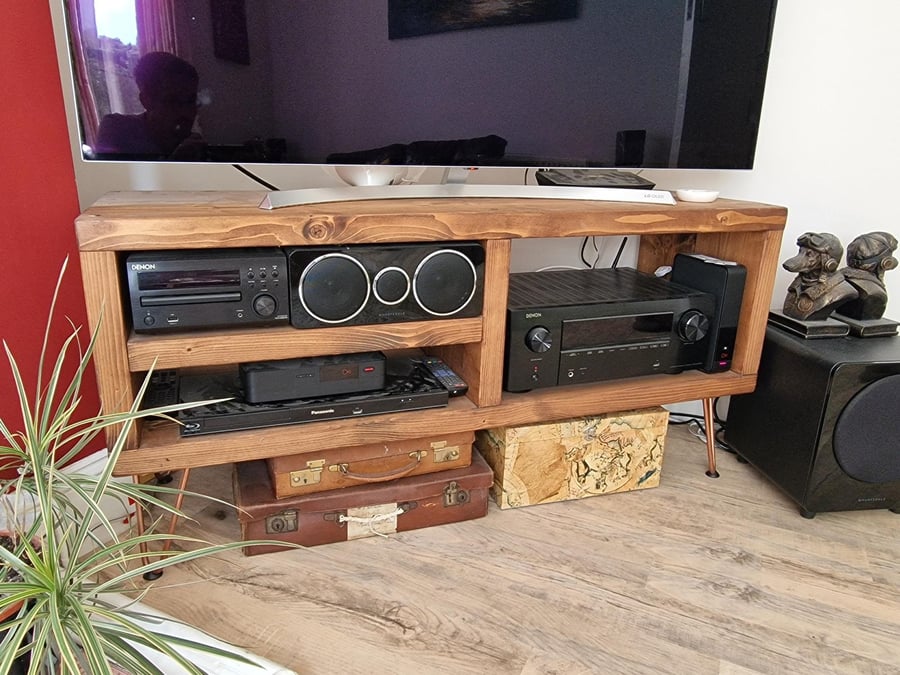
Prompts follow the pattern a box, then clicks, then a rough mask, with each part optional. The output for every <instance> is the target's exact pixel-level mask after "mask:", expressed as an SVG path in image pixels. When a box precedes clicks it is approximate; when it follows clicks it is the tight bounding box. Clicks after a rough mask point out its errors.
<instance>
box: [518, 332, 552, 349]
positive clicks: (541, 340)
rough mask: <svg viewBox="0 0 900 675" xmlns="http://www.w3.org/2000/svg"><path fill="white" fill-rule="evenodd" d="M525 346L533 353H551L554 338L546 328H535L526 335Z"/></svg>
mask: <svg viewBox="0 0 900 675" xmlns="http://www.w3.org/2000/svg"><path fill="white" fill-rule="evenodd" d="M525 346H526V347H528V349H530V350H531V351H533V352H537V353H538V354H541V353H543V352H546V351H549V349H550V347H552V346H553V338H552V337H551V335H550V329H549V328H545V327H544V326H535V327H534V328H532V329H531V330H530V331H528V332H527V333H526V334H525Z"/></svg>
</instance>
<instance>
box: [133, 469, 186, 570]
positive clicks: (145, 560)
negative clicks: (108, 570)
mask: <svg viewBox="0 0 900 675" xmlns="http://www.w3.org/2000/svg"><path fill="white" fill-rule="evenodd" d="M190 475H191V470H190V469H185V470H184V471H183V472H182V474H181V483H180V484H179V485H178V496H176V497H175V507H174V508H175V511H176V512H180V511H181V507H182V505H183V504H184V491H185V490H186V489H187V483H188V478H190ZM135 480H137V476H135ZM136 514H137V528H138V536H141V535H142V534H144V514H143V513H142V512H141V510H140V508H138V509H136ZM177 524H178V515H177V513H172V515H171V516H170V517H169V531H168V535H169V536H170V537H171V536H172V535H174V534H175V527H176V525H177ZM171 547H172V540H171V539H166V540H165V542H164V543H163V547H162V552H163V553H165V552H167V551H168V550H169V549H170V548H171ZM140 548H141V553H142V554H144V555H143V556H142V557H141V564H142V565H148V564H150V559H149V557H148V556H147V543H146V542H143V541H142V542H141V544H140ZM162 575H163V570H150V571H149V572H145V573H144V579H145V580H146V581H156V580H157V579H159V578H160V577H161V576H162Z"/></svg>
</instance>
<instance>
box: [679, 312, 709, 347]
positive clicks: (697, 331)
mask: <svg viewBox="0 0 900 675" xmlns="http://www.w3.org/2000/svg"><path fill="white" fill-rule="evenodd" d="M707 331H709V319H707V318H706V315H705V314H704V313H703V312H701V311H699V310H696V309H689V310H688V311H686V312H685V313H684V314H682V315H681V317H680V318H679V319H678V337H680V338H681V339H682V340H684V341H685V342H698V341H700V340H702V339H703V338H704V337H706V333H707Z"/></svg>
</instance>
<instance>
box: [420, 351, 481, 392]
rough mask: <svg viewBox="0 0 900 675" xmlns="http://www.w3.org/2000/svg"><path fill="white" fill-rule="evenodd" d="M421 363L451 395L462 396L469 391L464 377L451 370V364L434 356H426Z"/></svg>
mask: <svg viewBox="0 0 900 675" xmlns="http://www.w3.org/2000/svg"><path fill="white" fill-rule="evenodd" d="M419 364H420V365H421V366H422V367H423V368H424V369H425V370H426V371H427V372H428V374H429V375H431V376H432V377H433V378H434V379H435V380H437V382H438V384H440V385H441V386H442V387H443V388H444V389H446V390H447V392H448V393H449V394H450V396H462V395H463V394H465V393H466V392H467V391H469V385H467V384H466V383H465V382H464V381H463V379H462V378H461V377H460V376H459V375H457V374H456V373H454V372H453V371H452V370H450V366H448V365H447V364H446V363H444V362H443V361H441V360H440V359H439V358H436V357H434V356H426V357H425V358H423V359H422V360H421V361H419Z"/></svg>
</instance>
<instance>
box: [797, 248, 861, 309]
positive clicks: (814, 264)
mask: <svg viewBox="0 0 900 675" xmlns="http://www.w3.org/2000/svg"><path fill="white" fill-rule="evenodd" d="M797 246H799V247H800V251H799V252H798V253H797V255H795V256H794V257H793V258H789V259H788V260H786V261H784V263H782V266H783V267H784V269H786V270H787V271H788V272H796V273H797V278H796V279H794V281H793V282H792V283H791V285H790V286H789V287H788V290H787V297H786V298H785V300H784V309H783V311H784V314H785V315H786V316H789V317H791V318H792V319H799V320H801V321H824V320H825V319H827V318H828V317H829V315H830V314H831V313H832V312H834V311H835V310H836V309H837V308H838V307H840V306H842V305H844V304H845V303H846V302H849V301H851V300H854V299H855V298H857V297H858V295H859V293H858V291H857V290H856V288H855V287H854V286H853V285H852V284H851V283H850V282H848V281H847V280H846V279H845V278H844V275H843V274H842V273H841V272H840V271H839V270H838V266H839V265H840V260H841V257H843V254H844V247H843V246H842V245H841V242H840V241H839V240H838V238H837V237H835V236H834V235H833V234H828V233H816V232H807V233H805V234H802V235H800V238H799V239H797Z"/></svg>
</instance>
